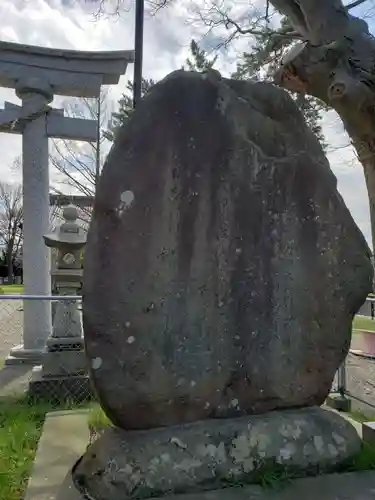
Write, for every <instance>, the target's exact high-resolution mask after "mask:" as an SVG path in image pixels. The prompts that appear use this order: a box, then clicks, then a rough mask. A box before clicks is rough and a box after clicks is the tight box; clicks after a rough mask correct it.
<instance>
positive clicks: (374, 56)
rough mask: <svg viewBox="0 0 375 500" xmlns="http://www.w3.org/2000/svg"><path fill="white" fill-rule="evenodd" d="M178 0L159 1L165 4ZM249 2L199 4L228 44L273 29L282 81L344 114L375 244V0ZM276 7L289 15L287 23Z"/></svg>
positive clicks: (269, 35)
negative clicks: (373, 18)
mask: <svg viewBox="0 0 375 500" xmlns="http://www.w3.org/2000/svg"><path fill="white" fill-rule="evenodd" d="M171 1H172V0H156V2H158V6H159V7H160V6H165V5H166V4H168V3H170V2H171ZM108 2H112V4H113V3H115V4H116V5H117V8H118V9H120V8H121V4H122V0H118V1H117V0H102V2H101V7H102V8H103V7H104V6H105V5H107V4H108ZM243 5H244V6H245V9H244V12H243V13H242V14H241V15H239V16H238V17H236V16H232V15H231V14H232V13H233V12H232V11H233V7H238V3H236V2H231V7H232V10H231V9H230V8H229V9H228V8H227V9H226V8H225V7H224V6H225V3H224V0H213V2H212V3H211V4H207V3H206V4H204V5H203V7H202V6H200V7H199V8H200V9H201V12H200V19H201V21H203V22H204V23H205V24H206V26H207V27H208V29H209V30H213V29H217V28H218V26H220V27H221V28H222V27H225V28H226V30H227V34H226V36H225V37H224V38H225V40H224V44H225V43H229V42H231V41H232V40H233V39H235V38H236V37H239V36H248V37H251V36H252V35H257V34H259V31H260V30H263V32H264V31H266V34H267V38H268V40H269V41H270V43H271V45H275V46H276V47H277V48H280V50H279V51H278V54H280V59H278V60H276V61H272V63H273V65H274V66H278V68H277V69H276V71H275V72H274V81H275V83H277V84H278V85H279V86H281V87H283V88H285V89H288V90H290V91H292V92H295V93H298V94H300V95H301V96H302V97H303V96H305V95H309V96H312V97H315V98H317V99H319V100H320V101H322V102H323V103H325V104H326V105H327V106H329V107H331V108H333V109H334V110H335V111H336V112H337V113H338V115H339V116H340V118H341V119H342V122H343V124H344V126H345V129H346V131H347V132H348V135H349V137H350V139H351V142H352V145H353V146H354V148H355V150H356V153H357V156H358V159H359V161H360V162H361V164H362V166H363V169H364V174H365V179H366V184H367V190H368V195H369V202H370V215H371V226H372V235H373V245H374V248H375V112H374V110H375V64H374V61H375V38H374V36H373V35H372V34H371V33H370V31H369V28H368V24H367V22H366V20H365V19H367V18H368V17H369V16H370V15H373V14H374V1H373V0H352V1H350V0H349V1H346V2H345V3H344V2H343V1H342V0H321V1H317V0H264V4H263V10H262V13H261V15H258V14H257V15H256V16H255V18H254V16H253V14H254V7H252V6H251V3H249V4H243ZM359 6H362V9H365V10H364V14H363V15H362V18H359V17H356V16H355V15H354V14H353V12H356V11H355V10H354V9H355V8H357V7H359ZM366 6H368V8H367V10H366ZM234 10H236V9H235V8H234ZM258 11H259V8H258ZM275 12H278V13H279V14H282V15H283V16H285V19H286V20H287V22H286V23H284V24H283V25H281V27H280V26H278V21H277V20H278V19H279V16H278V15H277V14H276V15H275ZM291 42H292V45H290V43H291ZM250 47H251V39H249V48H250ZM266 62H267V61H266ZM268 62H270V61H268Z"/></svg>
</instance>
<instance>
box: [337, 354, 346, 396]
mask: <svg viewBox="0 0 375 500" xmlns="http://www.w3.org/2000/svg"><path fill="white" fill-rule="evenodd" d="M337 386H338V387H337V389H338V392H339V394H340V395H341V396H342V397H345V395H346V359H345V361H344V362H343V363H342V364H341V366H340V368H339V369H338V370H337Z"/></svg>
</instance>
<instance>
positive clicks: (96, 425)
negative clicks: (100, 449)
mask: <svg viewBox="0 0 375 500" xmlns="http://www.w3.org/2000/svg"><path fill="white" fill-rule="evenodd" d="M112 425H113V424H112V422H111V421H110V420H109V418H108V417H107V415H106V414H105V413H104V411H103V410H102V408H101V406H100V405H98V404H94V405H93V406H92V408H91V409H90V411H89V415H88V426H89V429H90V430H92V431H94V432H95V433H97V434H99V433H100V432H102V431H103V430H104V429H105V428H106V427H111V426H112Z"/></svg>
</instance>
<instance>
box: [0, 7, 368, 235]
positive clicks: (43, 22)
mask: <svg viewBox="0 0 375 500" xmlns="http://www.w3.org/2000/svg"><path fill="white" fill-rule="evenodd" d="M188 1H189V0H186V1H185V3H184V2H175V3H174V4H173V5H172V6H171V7H169V8H168V9H164V10H162V11H160V12H159V14H158V15H157V16H156V17H152V16H150V15H146V19H145V30H144V75H145V76H146V77H152V78H154V79H155V80H158V79H160V78H162V77H163V76H165V75H166V74H167V73H169V72H170V71H172V70H174V69H176V68H179V67H181V65H182V64H183V62H184V61H185V58H186V55H187V53H188V46H189V43H190V40H191V38H192V37H196V38H198V39H199V38H200V35H201V34H202V33H203V31H202V28H199V27H198V26H197V25H196V24H194V23H192V22H191V13H190V12H189V10H188V8H187V2H188ZM199 1H203V0H199ZM228 1H229V0H228ZM257 3H258V5H263V4H264V2H263V0H257ZM247 6H248V2H244V1H242V2H236V3H235V4H234V3H232V8H234V9H236V11H237V14H238V12H241V9H244V8H245V7H247ZM93 10H94V8H93V5H92V4H91V5H89V4H88V3H87V2H84V1H83V0H82V1H81V2H79V1H73V0H2V1H1V2H0V38H1V39H3V40H7V41H13V42H19V43H26V44H35V45H42V46H48V47H59V48H68V49H76V50H119V49H132V48H133V44H134V11H133V2H130V0H129V9H128V10H127V12H125V13H124V14H123V15H122V16H121V18H120V19H118V20H114V19H113V18H108V17H107V18H106V17H103V18H101V19H100V20H99V21H97V22H94V19H93V17H92V15H91V12H92V11H93ZM223 35H224V33H223V32H218V33H215V37H218V36H219V37H220V36H223ZM216 40H217V38H214V37H213V35H212V34H211V35H210V36H208V37H206V38H205V40H204V43H205V44H206V46H207V47H208V48H212V47H213V45H214V44H215V43H216ZM249 47H250V41H249V39H247V38H241V39H240V40H237V41H236V42H235V44H234V45H233V46H231V47H230V48H229V49H228V51H227V52H226V53H225V54H223V53H222V54H221V57H220V59H219V69H220V70H221V71H222V72H223V73H224V74H226V75H228V74H229V73H230V72H231V71H232V70H233V69H234V68H235V60H236V55H238V53H241V52H242V51H244V50H246V49H249ZM131 77H132V67H129V68H128V72H127V75H126V77H125V78H122V79H121V81H120V84H119V85H118V86H116V87H113V88H112V89H111V95H112V97H113V99H115V100H117V99H118V98H119V97H120V95H121V93H122V91H123V89H124V86H125V82H126V80H127V79H128V78H129V79H131ZM4 100H10V101H13V102H19V101H18V99H17V97H16V96H15V93H14V92H13V91H11V90H9V89H0V105H1V104H3V102H4ZM59 102H60V101H59V100H58V99H57V100H55V104H57V105H58V104H59ZM324 123H325V130H326V134H327V137H328V140H329V142H330V144H331V145H332V151H331V152H330V154H329V158H330V161H331V164H332V168H333V170H334V172H335V174H336V175H337V178H338V187H339V190H340V191H341V193H342V195H343V197H344V199H345V201H346V203H347V205H348V207H349V209H350V210H351V212H352V214H353V216H354V218H355V220H356V222H357V223H358V225H359V226H360V228H361V229H362V231H363V232H364V234H365V235H366V237H367V239H368V240H370V226H369V216H368V201H367V193H366V188H365V184H364V179H363V173H362V170H361V167H360V166H359V164H358V162H357V161H356V159H355V155H354V153H353V150H352V148H351V147H347V148H343V147H342V146H343V144H345V143H348V138H347V137H346V135H345V134H344V132H343V130H342V126H341V125H340V123H339V120H338V119H337V118H335V117H334V116H333V114H332V113H330V114H329V116H328V117H327V118H325V120H324ZM337 146H339V147H340V149H338V150H337V149H336V147H337ZM0 149H1V151H2V158H1V160H2V162H1V164H0V178H1V179H6V180H15V179H17V178H19V173H17V172H16V173H15V172H14V171H12V170H11V169H10V165H11V163H12V161H13V159H14V158H15V157H16V156H18V155H19V154H20V153H21V138H20V137H18V136H14V135H10V134H0ZM52 178H54V179H57V178H58V176H57V175H56V174H53V175H52ZM353 187H354V188H353Z"/></svg>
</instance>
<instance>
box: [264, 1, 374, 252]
mask: <svg viewBox="0 0 375 500" xmlns="http://www.w3.org/2000/svg"><path fill="white" fill-rule="evenodd" d="M271 3H272V4H273V5H274V7H275V8H276V9H278V10H279V11H280V12H281V13H282V14H284V15H286V16H288V18H289V19H290V21H291V23H292V25H293V27H294V28H295V30H296V31H297V32H298V33H300V34H301V36H302V38H303V39H304V41H303V42H299V43H298V46H296V47H294V48H293V49H291V51H290V52H289V54H287V56H286V57H285V58H284V60H283V61H281V64H280V69H279V71H278V72H277V74H276V75H275V82H276V83H277V84H279V85H280V86H282V87H284V88H287V89H289V90H292V91H296V92H300V93H305V94H310V95H312V96H315V97H318V98H319V99H321V100H322V101H324V102H325V103H326V104H328V105H329V106H331V107H332V108H334V109H335V110H336V111H337V113H338V114H339V116H340V117H341V119H342V121H343V123H344V126H345V128H346V130H347V132H348V134H349V136H350V137H351V140H352V143H353V146H354V147H355V149H356V151H357V154H358V158H359V161H360V162H361V163H362V166H363V169H364V173H365V178H366V184H367V190H368V196H369V202H370V213H371V229H372V239H373V245H374V250H375V39H374V38H373V37H372V36H371V35H370V34H369V31H368V26H367V24H366V22H365V21H363V20H361V19H358V18H356V17H354V16H352V15H351V14H350V13H349V12H348V11H347V9H346V8H345V7H344V6H343V4H342V2H341V0H320V1H317V0H271Z"/></svg>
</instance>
